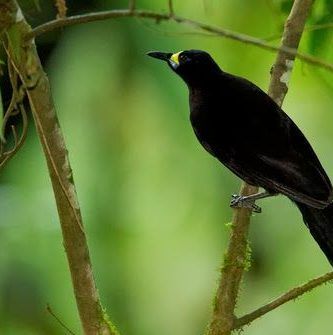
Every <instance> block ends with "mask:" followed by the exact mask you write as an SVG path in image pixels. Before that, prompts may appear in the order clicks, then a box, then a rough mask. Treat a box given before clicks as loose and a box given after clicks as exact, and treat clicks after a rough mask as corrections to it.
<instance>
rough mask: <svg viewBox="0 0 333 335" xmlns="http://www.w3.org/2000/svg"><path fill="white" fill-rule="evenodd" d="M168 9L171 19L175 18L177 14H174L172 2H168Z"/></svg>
mask: <svg viewBox="0 0 333 335" xmlns="http://www.w3.org/2000/svg"><path fill="white" fill-rule="evenodd" d="M168 8H169V16H170V17H172V16H174V14H175V12H174V9H173V2H172V0H168Z"/></svg>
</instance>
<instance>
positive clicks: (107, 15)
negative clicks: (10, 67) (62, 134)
mask: <svg viewBox="0 0 333 335" xmlns="http://www.w3.org/2000/svg"><path fill="white" fill-rule="evenodd" d="M133 3H134V2H130V4H132V5H133ZM169 6H170V2H169ZM171 9H172V12H170V13H168V14H165V13H159V12H154V11H149V10H136V9H134V8H132V7H131V8H130V9H115V10H109V11H104V12H97V13H89V14H83V15H75V16H69V17H66V18H62V19H57V20H53V21H49V22H46V23H44V24H42V25H40V26H37V27H36V28H34V29H33V30H32V31H31V32H30V33H28V34H27V39H32V38H35V37H38V36H40V35H42V34H45V33H47V32H50V31H53V30H55V29H59V28H62V27H66V26H72V25H76V24H82V23H88V22H94V21H103V20H108V19H116V18H126V17H139V18H144V19H151V20H155V21H156V22H160V21H163V20H164V21H174V22H177V23H180V24H182V25H186V26H190V27H194V28H195V29H198V30H199V31H206V32H209V33H212V34H214V35H216V36H220V37H224V38H228V39H232V40H235V41H238V42H241V43H245V44H250V45H254V46H256V47H259V48H261V49H264V50H267V51H272V52H279V51H280V50H282V51H284V52H285V53H287V54H289V55H294V56H296V57H297V58H299V59H301V60H302V61H304V62H306V63H308V64H311V65H315V66H318V67H321V68H323V69H326V70H328V71H331V72H333V64H330V63H327V62H325V61H323V60H322V59H320V58H317V57H314V56H311V55H307V54H304V53H300V52H297V50H296V49H295V48H293V47H289V46H287V45H282V46H280V47H277V46H274V45H271V44H269V43H267V42H266V41H264V40H262V39H260V38H256V37H253V36H249V35H246V34H242V33H238V32H234V31H231V30H228V29H224V28H221V27H217V26H213V25H210V24H206V23H202V22H199V21H194V20H191V19H187V18H185V17H181V16H178V15H174V13H173V7H172V2H171V7H169V11H170V10H171Z"/></svg>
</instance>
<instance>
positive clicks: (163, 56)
mask: <svg viewBox="0 0 333 335" xmlns="http://www.w3.org/2000/svg"><path fill="white" fill-rule="evenodd" d="M147 55H148V56H150V57H153V58H157V59H161V60H164V61H169V60H170V57H171V56H172V53H171V52H159V51H150V52H147Z"/></svg>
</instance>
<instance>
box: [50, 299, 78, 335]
mask: <svg viewBox="0 0 333 335" xmlns="http://www.w3.org/2000/svg"><path fill="white" fill-rule="evenodd" d="M46 310H47V311H48V312H49V313H50V314H51V315H52V316H53V317H54V318H55V319H56V320H57V322H58V323H59V324H60V326H61V327H62V328H64V329H65V330H66V331H67V332H68V333H69V334H71V335H75V333H74V332H72V331H71V330H70V329H69V328H68V327H67V326H66V325H65V324H64V323H63V322H62V321H61V320H60V318H59V317H58V316H57V315H56V314H55V313H54V312H53V310H52V309H51V306H50V305H49V304H47V305H46Z"/></svg>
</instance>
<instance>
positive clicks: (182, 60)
mask: <svg viewBox="0 0 333 335" xmlns="http://www.w3.org/2000/svg"><path fill="white" fill-rule="evenodd" d="M188 60H189V58H188V57H187V56H186V55H184V54H181V55H179V61H180V62H182V63H184V62H186V61H188Z"/></svg>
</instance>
